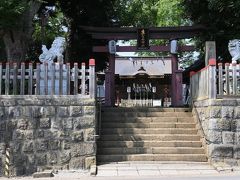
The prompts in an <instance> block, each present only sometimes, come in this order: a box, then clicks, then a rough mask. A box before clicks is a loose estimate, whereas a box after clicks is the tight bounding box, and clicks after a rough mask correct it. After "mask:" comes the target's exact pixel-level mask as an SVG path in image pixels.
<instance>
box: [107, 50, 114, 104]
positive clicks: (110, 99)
mask: <svg viewBox="0 0 240 180" xmlns="http://www.w3.org/2000/svg"><path fill="white" fill-rule="evenodd" d="M105 105H106V106H114V105H115V54H110V55H109V70H108V71H107V72H106V73H105Z"/></svg>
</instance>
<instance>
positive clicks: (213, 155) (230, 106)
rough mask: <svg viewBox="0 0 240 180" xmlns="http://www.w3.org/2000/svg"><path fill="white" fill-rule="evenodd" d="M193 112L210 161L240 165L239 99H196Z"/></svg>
mask: <svg viewBox="0 0 240 180" xmlns="http://www.w3.org/2000/svg"><path fill="white" fill-rule="evenodd" d="M193 112H194V115H195V117H196V118H198V120H199V124H200V129H201V130H202V132H203V137H205V138H204V139H205V141H206V145H207V150H208V157H209V158H210V161H211V162H212V163H226V164H228V165H230V166H238V165H240V99H216V100H213V99H209V100H202V101H197V102H195V103H194V108H193Z"/></svg>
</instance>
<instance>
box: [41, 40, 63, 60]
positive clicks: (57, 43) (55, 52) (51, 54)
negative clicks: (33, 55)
mask: <svg viewBox="0 0 240 180" xmlns="http://www.w3.org/2000/svg"><path fill="white" fill-rule="evenodd" d="M65 44H66V40H65V38H64V37H56V38H55V39H54V41H53V43H52V45H51V48H50V49H49V50H48V49H47V47H46V46H45V45H42V54H41V55H40V56H39V60H40V61H41V62H42V63H53V62H54V60H55V59H57V62H58V63H63V52H64V50H65Z"/></svg>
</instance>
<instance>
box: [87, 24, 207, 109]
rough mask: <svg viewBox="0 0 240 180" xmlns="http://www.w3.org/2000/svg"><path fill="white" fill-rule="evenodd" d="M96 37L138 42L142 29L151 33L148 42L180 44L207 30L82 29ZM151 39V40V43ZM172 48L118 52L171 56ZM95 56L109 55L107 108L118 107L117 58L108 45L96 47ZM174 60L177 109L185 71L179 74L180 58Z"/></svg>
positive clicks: (121, 48) (173, 92) (119, 49)
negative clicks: (166, 40)
mask: <svg viewBox="0 0 240 180" xmlns="http://www.w3.org/2000/svg"><path fill="white" fill-rule="evenodd" d="M82 29H84V30H85V31H86V33H88V34H89V35H91V36H92V38H93V39H101V40H109V41H110V40H115V41H117V40H134V39H135V40H136V39H138V34H139V33H138V32H139V30H140V31H141V29H147V32H148V34H147V36H148V37H147V38H149V39H168V40H169V41H171V40H178V39H187V38H192V37H195V36H198V35H199V34H200V33H201V32H202V31H203V30H204V29H205V28H204V27H203V26H180V27H152V28H134V27H124V28H116V27H82ZM149 39H147V40H149ZM170 49H171V46H170V44H169V45H167V46H156V45H155V46H149V47H144V48H142V49H141V50H139V48H138V47H137V46H116V52H139V51H149V52H170ZM194 50H195V48H194V47H193V46H179V47H177V51H178V52H181V51H194ZM93 52H104V53H108V54H109V70H108V71H107V72H106V74H105V105H106V106H114V105H115V54H111V53H109V47H108V45H105V46H94V47H93ZM171 59H172V80H171V87H172V88H171V98H172V105H173V106H181V105H182V71H181V70H178V55H177V53H171Z"/></svg>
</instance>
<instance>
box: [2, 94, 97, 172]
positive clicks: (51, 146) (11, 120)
mask: <svg viewBox="0 0 240 180" xmlns="http://www.w3.org/2000/svg"><path fill="white" fill-rule="evenodd" d="M95 127H96V126H95V101H94V99H88V98H81V97H79V96H1V97H0V154H1V156H0V169H1V172H0V173H1V174H3V168H1V167H4V162H5V158H4V157H5V149H6V146H9V147H10V164H11V165H10V169H11V174H12V175H13V176H17V175H22V174H31V173H33V172H36V171H37V170H39V169H45V168H57V169H83V168H88V167H89V166H90V165H91V164H92V163H93V164H94V163H95V162H96V160H95V157H96V142H95V136H94V135H95Z"/></svg>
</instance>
